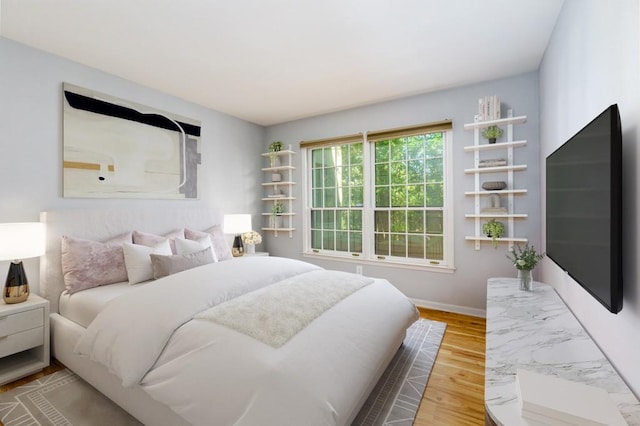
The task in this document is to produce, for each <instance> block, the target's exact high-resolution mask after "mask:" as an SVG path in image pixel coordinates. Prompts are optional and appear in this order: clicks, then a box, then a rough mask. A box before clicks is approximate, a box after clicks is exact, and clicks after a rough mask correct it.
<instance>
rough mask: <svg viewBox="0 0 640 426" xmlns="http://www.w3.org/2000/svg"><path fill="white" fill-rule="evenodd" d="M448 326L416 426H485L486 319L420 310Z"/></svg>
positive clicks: (427, 317) (429, 317)
mask: <svg viewBox="0 0 640 426" xmlns="http://www.w3.org/2000/svg"><path fill="white" fill-rule="evenodd" d="M420 316H421V317H422V318H426V319H430V320H434V321H441V322H446V323H447V330H446V332H445V335H444V338H443V339H442V345H441V346H440V351H439V352H438V357H437V358H436V362H435V365H434V366H433V370H432V371H431V377H430V378H429V383H428V385H427V389H426V391H425V393H424V396H423V397H422V402H421V403H420V408H419V410H418V415H417V416H416V420H415V422H414V425H415V426H425V425H429V426H434V425H443V426H445V425H446V426H457V425H461V426H467V425H484V351H485V328H486V320H485V319H484V318H478V317H472V316H468V315H460V314H453V313H450V312H442V311H435V310H430V309H424V308H420Z"/></svg>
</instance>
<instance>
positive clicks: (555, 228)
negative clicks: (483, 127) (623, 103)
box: [546, 105, 622, 313]
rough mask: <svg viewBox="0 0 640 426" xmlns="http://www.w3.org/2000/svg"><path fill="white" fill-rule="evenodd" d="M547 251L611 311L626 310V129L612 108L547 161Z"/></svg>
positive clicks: (595, 119)
mask: <svg viewBox="0 0 640 426" xmlns="http://www.w3.org/2000/svg"><path fill="white" fill-rule="evenodd" d="M546 172H547V185H546V194H547V212H546V218H547V233H546V237H547V247H546V252H547V255H548V256H549V258H550V259H552V260H553V261H554V262H555V263H556V264H557V265H558V266H559V267H560V268H562V269H563V270H565V271H566V272H567V273H568V274H569V275H570V276H571V277H572V278H573V279H574V280H575V281H577V282H578V283H579V284H580V285H581V286H582V287H584V288H585V290H587V291H588V292H589V293H590V294H591V295H592V296H593V297H595V298H596V299H597V300H598V301H599V302H600V303H602V304H603V305H604V306H605V307H606V308H607V309H608V310H609V311H611V312H613V313H618V312H619V311H620V310H621V309H622V131H621V127H620V114H619V112H618V106H617V105H611V106H610V107H609V108H607V109H606V110H605V111H604V112H603V113H602V114H600V115H599V116H597V117H596V118H594V119H593V121H591V122H590V123H589V124H587V125H586V126H585V127H584V128H583V129H582V130H580V131H579V132H578V133H576V134H575V135H574V136H573V137H572V138H571V139H569V140H568V141H567V142H565V143H564V144H563V145H562V146H561V147H560V148H558V149H557V150H556V151H555V152H553V153H552V154H551V155H549V156H548V157H547V161H546Z"/></svg>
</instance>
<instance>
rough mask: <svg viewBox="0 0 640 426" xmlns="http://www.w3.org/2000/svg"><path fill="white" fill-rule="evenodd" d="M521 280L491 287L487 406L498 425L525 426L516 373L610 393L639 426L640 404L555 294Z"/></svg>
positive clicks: (501, 280) (548, 288)
mask: <svg viewBox="0 0 640 426" xmlns="http://www.w3.org/2000/svg"><path fill="white" fill-rule="evenodd" d="M518 286H519V281H518V279H513V278H491V279H489V281H488V283H487V339H486V345H487V346H486V361H485V404H486V408H487V411H488V413H489V415H490V416H491V418H492V419H493V420H494V421H495V422H496V423H497V424H499V425H509V426H512V425H514V426H515V425H526V424H527V423H526V422H525V421H524V420H522V418H521V417H520V410H519V407H518V398H517V395H516V386H515V374H516V369H518V368H521V369H524V370H529V371H534V372H537V373H541V374H546V375H549V376H554V377H559V378H563V379H566V380H571V381H575V382H580V383H584V384H587V385H592V386H598V387H601V388H603V389H606V390H607V391H608V392H609V394H610V395H611V397H612V399H613V400H614V401H615V402H616V404H617V405H618V408H619V409H620V411H621V413H622V415H623V416H624V418H625V420H626V421H627V423H629V424H630V425H640V403H638V400H637V399H636V397H635V396H634V395H633V393H632V392H631V390H630V389H629V387H628V386H627V385H626V384H625V383H624V381H623V380H622V379H621V377H620V376H619V375H618V373H617V372H616V371H615V369H614V368H613V366H612V365H611V364H610V363H609V361H608V360H607V358H606V357H605V356H604V354H603V353H602V351H600V349H599V348H598V347H597V346H596V344H595V343H594V342H593V341H592V340H591V338H590V337H589V335H588V334H587V333H586V331H585V330H584V329H583V328H582V326H581V325H580V323H579V322H578V320H577V319H576V318H575V317H574V316H573V314H572V313H571V311H569V309H568V308H567V306H566V305H565V304H564V302H563V301H562V299H561V298H560V296H558V294H557V293H556V292H555V290H554V289H553V288H552V287H551V286H549V285H546V284H542V283H539V282H534V291H532V292H527V291H521V290H520V289H519V287H518Z"/></svg>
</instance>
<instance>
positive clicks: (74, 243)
mask: <svg viewBox="0 0 640 426" xmlns="http://www.w3.org/2000/svg"><path fill="white" fill-rule="evenodd" d="M131 241H132V238H131V232H129V233H127V234H123V235H119V236H117V237H115V238H113V239H111V240H109V241H106V242H104V243H99V242H96V241H90V240H83V239H80V238H74V237H69V236H67V235H65V236H63V237H62V274H63V276H64V285H65V287H66V288H67V291H69V293H75V292H78V291H80V290H86V289H88V288H92V287H98V286H101V285H105V284H113V283H119V282H123V281H127V268H126V267H125V263H124V254H123V251H122V244H124V243H130V242H131Z"/></svg>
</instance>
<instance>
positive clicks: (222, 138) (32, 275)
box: [0, 37, 265, 292]
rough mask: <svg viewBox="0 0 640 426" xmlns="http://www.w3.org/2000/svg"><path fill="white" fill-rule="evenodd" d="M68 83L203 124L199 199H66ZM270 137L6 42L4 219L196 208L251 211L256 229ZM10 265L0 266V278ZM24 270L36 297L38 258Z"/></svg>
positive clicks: (0, 215) (0, 174) (1, 57)
mask: <svg viewBox="0 0 640 426" xmlns="http://www.w3.org/2000/svg"><path fill="white" fill-rule="evenodd" d="M149 72H162V71H161V70H149ZM63 82H69V83H73V84H76V85H78V86H82V87H86V88H89V89H93V90H96V91H99V92H103V93H107V94H109V95H113V96H116V97H120V98H122V99H125V100H130V101H133V102H137V103H140V104H143V105H148V106H152V107H155V108H159V109H162V110H165V111H170V112H173V113H176V114H179V115H183V116H186V117H190V118H194V119H197V120H200V121H201V122H202V169H201V172H202V173H201V176H200V177H201V182H200V200H199V201H160V200H152V201H143V200H114V199H110V200H95V199H68V198H67V199H65V198H62V196H61V194H62V83H63ZM203 90H206V88H203ZM264 132H265V131H264V128H263V127H261V126H258V125H255V124H251V123H248V122H245V121H243V120H240V119H237V118H234V117H230V116H228V115H225V114H222V113H219V112H217V111H213V110H210V109H207V108H204V107H201V106H198V105H195V104H193V103H189V102H186V101H184V100H181V99H178V98H176V97H173V96H169V95H166V94H164V93H161V92H158V91H155V90H152V89H149V88H146V87H143V86H140V85H137V84H135V83H133V82H130V81H126V80H123V79H120V78H118V77H115V76H113V75H109V74H105V73H103V72H100V71H97V70H95V69H92V68H88V67H86V66H83V65H80V64H78V63H74V62H71V61H68V60H66V59H63V58H60V57H56V56H53V55H50V54H47V53H44V52H42V51H39V50H36V49H32V48H30V47H27V46H25V45H22V44H19V43H16V42H13V41H11V40H8V39H5V38H1V37H0V182H1V184H0V222H23V221H24V222H27V221H37V220H38V218H39V212H40V211H43V210H57V209H78V208H84V209H100V208H105V209H108V208H123V209H124V208H135V207H142V206H145V207H150V206H155V207H158V209H159V211H161V209H162V208H163V207H165V206H175V205H181V206H187V205H189V204H191V205H206V206H210V207H211V208H216V209H219V210H220V211H221V212H222V213H240V212H241V213H251V214H252V215H253V221H254V223H255V226H256V227H257V226H259V219H260V218H259V212H260V209H261V208H262V206H261V205H260V201H259V198H260V196H261V188H260V182H261V179H262V175H261V173H260V171H259V170H260V167H261V162H260V155H259V154H260V152H261V151H262V149H263V147H262V145H263V142H264ZM7 266H8V264H7V263H6V262H3V263H0V276H2V277H4V276H3V275H2V274H4V273H5V272H4V271H6V268H7ZM25 266H26V269H27V275H28V277H29V281H30V285H31V288H32V290H34V291H36V292H37V290H38V288H39V287H38V276H39V271H38V262H37V259H27V260H25ZM2 279H4V278H2Z"/></svg>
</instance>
